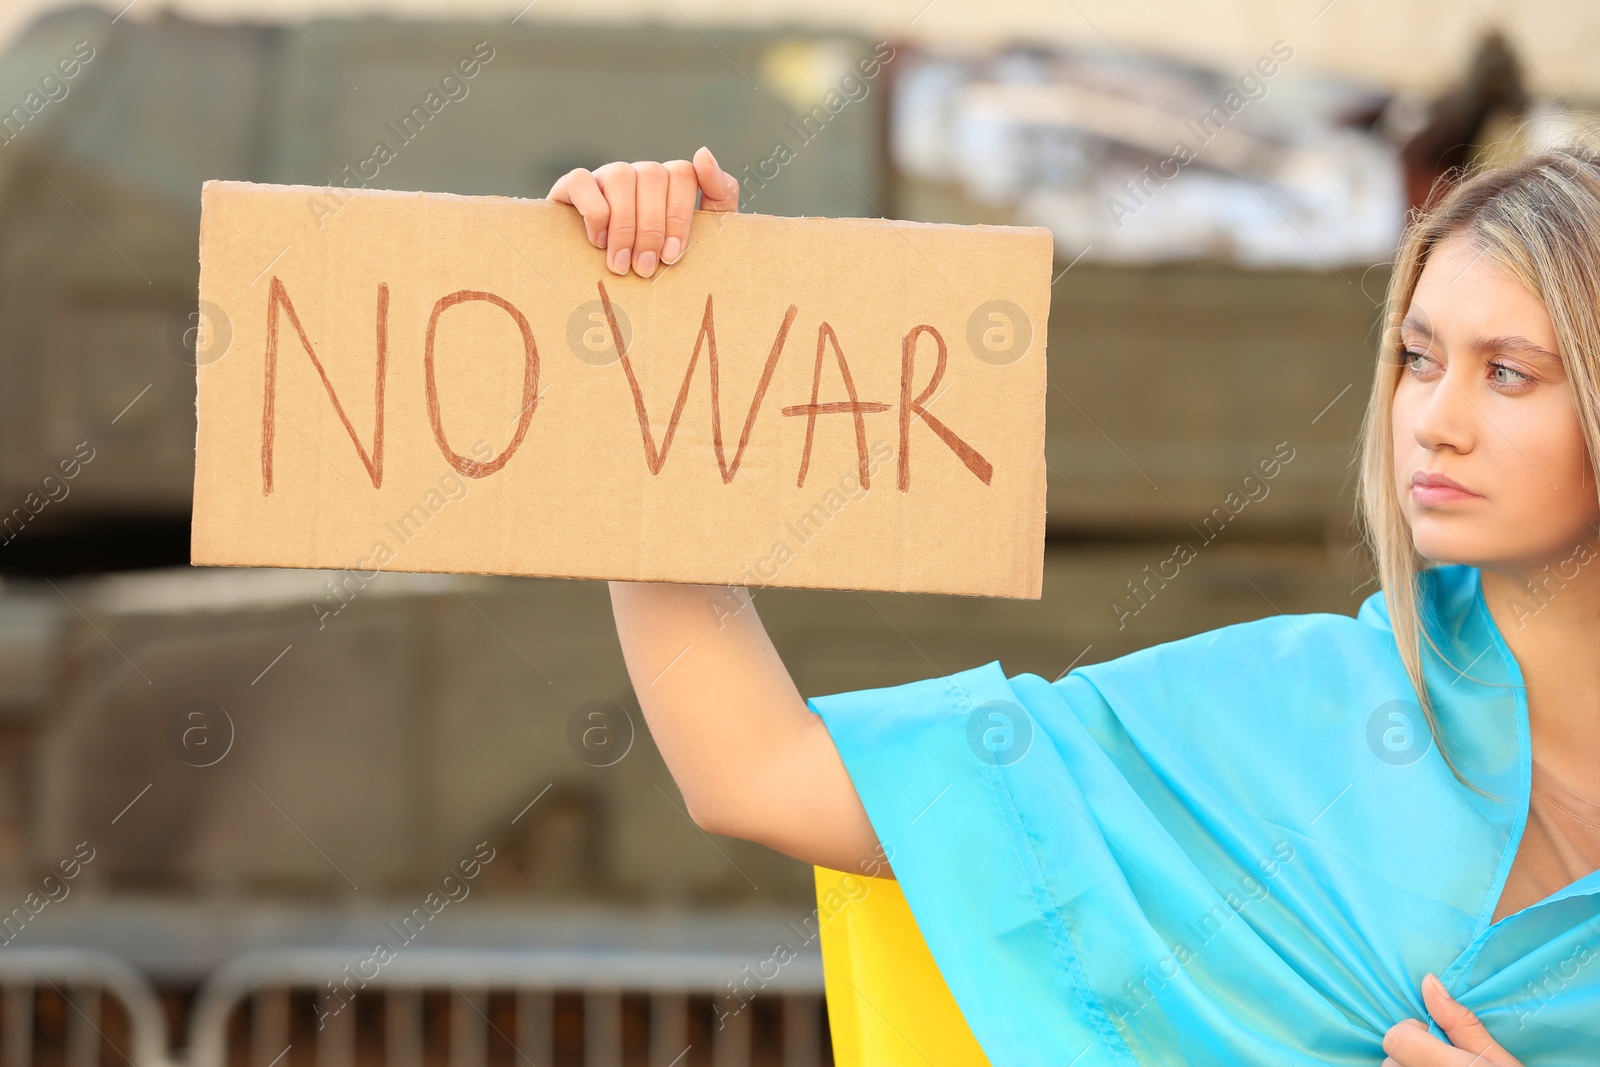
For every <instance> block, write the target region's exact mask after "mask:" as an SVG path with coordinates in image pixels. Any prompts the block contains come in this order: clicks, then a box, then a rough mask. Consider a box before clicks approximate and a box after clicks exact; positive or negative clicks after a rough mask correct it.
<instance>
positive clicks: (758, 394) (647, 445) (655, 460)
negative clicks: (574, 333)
mask: <svg viewBox="0 0 1600 1067" xmlns="http://www.w3.org/2000/svg"><path fill="white" fill-rule="evenodd" d="M599 286H600V303H601V305H602V306H603V307H604V308H605V312H606V323H607V324H608V325H609V326H610V327H611V341H612V343H613V344H615V345H616V346H617V358H618V360H619V361H620V362H621V363H622V373H623V374H624V375H626V376H627V379H628V388H629V389H631V390H632V391H633V407H634V411H635V412H636V413H637V414H638V416H639V432H640V434H641V435H642V436H643V438H644V460H645V464H646V465H647V466H649V468H650V473H651V474H660V473H661V467H662V465H663V464H665V463H666V461H667V451H668V450H669V449H671V448H672V435H673V434H674V433H676V432H677V429H678V419H679V418H680V417H681V416H682V415H683V405H684V403H685V402H686V401H687V400H688V399H689V383H690V382H691V381H692V380H693V379H694V366H695V364H696V363H697V362H699V359H700V348H701V346H702V345H704V346H705V348H706V354H707V362H708V363H710V365H711V445H712V448H714V449H715V450H716V453H717V467H718V469H719V470H721V471H722V481H723V484H724V485H726V484H727V483H728V482H731V481H733V476H734V475H735V474H737V473H738V472H739V459H740V457H742V456H743V455H744V446H745V445H747V444H749V443H750V429H751V427H752V426H753V425H754V424H755V421H756V413H757V412H759V411H760V410H761V399H762V397H764V396H766V393H767V386H768V385H770V384H771V383H772V372H773V371H775V370H776V369H777V367H778V357H779V356H781V355H782V354H783V343H784V340H785V339H786V338H787V337H788V336H789V325H790V324H791V323H793V322H794V316H795V312H796V311H797V310H798V309H797V308H796V306H795V305H794V304H790V305H789V310H788V311H787V312H785V313H784V316H783V325H781V326H779V327H778V335H777V337H775V338H773V341H772V351H771V352H769V353H767V365H766V366H765V367H763V368H762V369H761V381H760V382H758V383H757V385H756V391H755V396H754V397H752V398H751V400H750V410H749V411H748V412H746V414H745V418H744V429H743V430H742V431H741V432H740V434H739V446H738V447H737V448H736V449H734V452H733V462H732V463H731V464H730V463H728V462H727V461H726V460H725V458H724V452H723V448H722V410H721V407H720V404H719V400H718V392H717V386H718V381H717V331H716V326H715V322H714V319H713V317H712V314H711V294H710V293H707V294H706V313H705V315H704V317H702V318H701V320H700V332H699V334H697V335H696V336H695V339H694V353H693V354H692V355H691V356H690V357H689V369H688V370H686V371H684V372H683V386H682V387H681V388H680V389H679V390H678V400H677V403H675V404H674V405H673V408H672V417H671V418H670V419H668V420H667V432H666V433H665V434H664V435H663V436H662V438H661V449H660V451H657V450H656V442H655V437H654V436H653V435H652V434H651V433H650V416H649V415H648V413H647V412H646V411H645V407H644V396H643V394H642V393H641V392H640V391H639V381H638V379H637V378H635V377H634V374H633V365H632V364H630V363H629V362H628V353H627V350H626V348H625V347H624V346H623V343H622V330H621V328H620V327H619V326H618V325H617V316H616V313H615V312H613V311H612V309H611V297H610V296H609V295H608V294H607V293H606V283H605V282H600V283H599Z"/></svg>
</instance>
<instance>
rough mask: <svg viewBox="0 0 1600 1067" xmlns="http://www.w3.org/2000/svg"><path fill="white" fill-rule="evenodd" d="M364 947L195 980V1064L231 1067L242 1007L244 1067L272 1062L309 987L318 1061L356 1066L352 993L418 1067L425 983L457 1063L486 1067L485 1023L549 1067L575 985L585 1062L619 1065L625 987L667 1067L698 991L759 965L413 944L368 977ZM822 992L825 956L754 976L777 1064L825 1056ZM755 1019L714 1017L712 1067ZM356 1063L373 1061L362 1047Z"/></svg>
mask: <svg viewBox="0 0 1600 1067" xmlns="http://www.w3.org/2000/svg"><path fill="white" fill-rule="evenodd" d="M367 955H368V952H367V950H365V949H351V950H336V949H266V950H257V951H253V952H249V953H246V954H245V955H242V956H239V957H237V958H235V959H233V960H231V961H230V962H228V963H227V964H225V965H224V966H223V967H221V968H220V969H219V970H217V971H216V972H215V973H214V974H212V976H211V977H210V978H208V979H207V980H206V982H205V984H204V985H203V986H202V987H201V990H200V994H199V997H198V999H197V1001H196V1003H195V1007H194V1011H193V1014H192V1016H191V1021H190V1027H189V1035H190V1037H189V1048H188V1050H187V1056H186V1057H185V1059H186V1062H187V1063H188V1065H189V1067H225V1065H226V1064H227V1063H228V1060H229V1025H230V1020H231V1019H232V1018H233V1017H234V1015H235V1013H236V1012H237V1011H239V1010H240V1009H241V1008H243V1007H245V1005H247V1004H248V1006H249V1020H248V1027H247V1031H248V1037H247V1039H246V1040H247V1042H248V1046H249V1050H250V1052H249V1062H250V1063H251V1065H252V1067H273V1065H275V1064H278V1063H279V1061H280V1060H282V1059H283V1058H284V1057H285V1055H286V1054H287V1053H288V1052H289V1050H290V1048H291V1047H292V1045H293V1040H294V1038H293V1036H292V1034H291V1010H290V1007H291V1006H290V997H291V995H292V994H295V995H300V996H302V997H303V996H305V995H307V994H312V993H314V994H315V995H316V997H317V998H318V1000H317V1004H316V1007H315V1012H316V1015H317V1021H318V1026H317V1028H316V1029H315V1030H314V1031H313V1036H312V1037H311V1040H313V1041H314V1042H315V1045H316V1063H317V1065H318V1067H353V1065H354V1064H355V1063H356V1062H357V1060H358V1055H357V1027H356V1012H355V1011H354V1010H347V1009H348V1008H349V1007H350V1004H351V1003H354V1000H355V998H356V997H357V996H358V995H359V996H361V997H372V996H378V997H381V998H382V1019H383V1021H382V1031H383V1032H382V1039H381V1040H382V1046H383V1054H382V1062H383V1063H384V1064H385V1065H386V1067H422V1064H423V1063H424V1061H425V1059H426V1057H425V1055H424V1053H425V1040H424V1025H425V1019H424V1012H423V998H424V995H425V994H427V993H428V992H429V991H437V992H447V993H448V997H449V1012H448V1024H447V1027H446V1028H447V1030H448V1053H447V1059H448V1063H449V1065H450V1067H485V1064H486V1063H487V1062H488V1061H489V1058H490V1057H489V1040H488V1037H489V1032H490V1031H491V1030H492V1031H494V1032H495V1034H496V1035H497V1036H499V1037H500V1038H501V1039H502V1043H504V1044H509V1045H510V1046H511V1047H512V1049H513V1055H514V1057H515V1060H516V1062H517V1063H518V1064H525V1065H531V1067H551V1064H552V1063H553V1062H554V1058H555V1049H556V1043H555V1030H556V1027H555V1016H556V1012H555V998H556V996H557V995H558V994H571V993H576V994H578V995H579V996H581V1003H582V1016H583V1041H582V1046H583V1052H582V1060H583V1064H584V1067H621V1065H622V1064H623V1051H624V1048H623V1046H624V1040H623V1037H624V1025H623V1014H624V1013H623V999H624V996H625V995H628V996H634V997H639V996H643V997H645V998H647V1003H648V1030H647V1033H648V1039H647V1045H648V1048H647V1057H648V1060H647V1062H648V1063H649V1064H650V1065H651V1067H672V1065H675V1064H682V1063H683V1061H684V1060H685V1058H686V1055H687V1053H688V1052H689V1049H690V1048H691V1047H692V1046H691V1037H690V1030H691V1023H692V1022H693V1015H692V1013H691V1009H690V998H691V997H696V998H699V999H701V1000H702V1001H703V999H704V998H706V997H712V998H718V997H725V996H726V995H727V993H728V988H729V983H730V982H736V981H738V980H739V979H740V976H741V975H748V974H749V971H750V965H751V962H752V961H751V958H750V956H749V955H748V954H740V953H733V952H689V951H620V950H612V949H605V950H542V949H515V950H496V949H421V948H417V949H410V950H406V951H402V952H399V953H397V954H395V955H394V957H393V958H391V959H389V960H388V961H387V962H385V963H383V964H382V965H381V966H378V967H376V973H375V974H373V975H372V976H371V977H367V976H366V975H365V974H363V973H361V971H360V970H359V969H352V968H351V964H352V963H353V962H354V961H357V960H361V959H362V958H363V957H365V956H367ZM822 989H823V982H822V961H821V958H820V957H818V956H796V957H794V958H792V959H789V960H788V961H787V962H784V963H783V964H782V965H781V966H778V967H776V968H775V969H774V971H773V974H772V976H771V977H767V976H766V975H761V976H760V984H759V992H760V994H761V996H762V999H764V1000H765V999H769V998H773V999H776V998H781V999H780V1001H779V1003H780V1005H781V1006H780V1011H779V1020H780V1021H779V1024H778V1031H779V1034H780V1037H779V1039H778V1045H779V1052H778V1058H779V1060H780V1061H781V1063H782V1064H783V1067H820V1065H821V1064H822V1063H823V1062H824V1059H823V1054H824V1050H823V1045H824V1029H823V1025H824V1024H823V1003H822ZM491 990H494V991H502V992H509V993H510V994H511V995H512V996H513V997H514V1009H513V1011H512V1012H511V1015H512V1017H513V1019H514V1023H513V1025H512V1026H511V1031H512V1032H510V1033H506V1032H505V1031H504V1030H502V1029H501V1027H499V1026H497V1025H495V1023H494V1022H493V1021H492V1020H491V1018H490V1011H489V1008H488V998H489V995H490V992H491ZM347 998H348V999H349V1002H350V1003H347V1002H346V1000H347ZM730 1004H741V1005H742V1001H739V1000H734V1001H731V1002H730ZM752 1014H753V1013H752V1012H751V1011H748V1010H737V1011H732V1010H727V1009H724V1012H723V1013H721V1014H719V1015H718V1018H717V1025H714V1026H711V1027H709V1028H708V1029H709V1035H710V1036H709V1041H710V1045H711V1057H710V1058H711V1063H712V1065H713V1067H749V1065H750V1064H751V1063H752V1059H753V1051H754V1045H755V1041H754V1032H753V1027H752ZM302 1029H303V1028H302ZM702 1029H707V1028H704V1027H702ZM359 1059H360V1061H361V1062H362V1063H369V1062H372V1058H371V1057H370V1055H368V1054H363V1055H361V1056H360V1057H359Z"/></svg>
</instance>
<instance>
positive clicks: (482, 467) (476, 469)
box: [422, 289, 539, 478]
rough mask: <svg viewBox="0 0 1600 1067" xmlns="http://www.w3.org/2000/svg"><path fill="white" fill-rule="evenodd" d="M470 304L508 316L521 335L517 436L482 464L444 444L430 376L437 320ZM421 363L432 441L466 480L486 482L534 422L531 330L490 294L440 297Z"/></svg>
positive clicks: (535, 358)
mask: <svg viewBox="0 0 1600 1067" xmlns="http://www.w3.org/2000/svg"><path fill="white" fill-rule="evenodd" d="M469 300H484V301H487V302H488V303H491V304H493V305H494V306H495V307H497V308H500V309H501V310H502V311H504V312H505V313H506V314H507V315H510V316H511V318H512V321H514V322H515V323H516V324H517V329H519V330H521V331H522V352H523V374H522V415H521V417H519V418H518V419H517V432H516V434H515V435H514V436H513V437H512V438H511V443H510V444H509V445H507V446H506V448H505V451H504V452H501V453H500V454H499V455H498V456H495V457H494V458H493V459H491V460H488V461H486V462H482V463H480V462H479V461H477V460H475V459H468V458H467V457H466V456H463V455H461V454H459V453H457V452H456V451H454V450H453V449H451V447H450V443H449V442H448V441H446V440H445V438H444V421H443V420H442V419H441V418H440V416H439V386H438V382H437V381H436V380H435V378H434V373H433V336H434V333H435V332H436V331H437V330H438V327H439V316H440V315H442V314H444V312H445V311H447V310H448V309H450V308H453V307H455V306H456V305H457V304H464V303H466V302H467V301H469ZM422 363H423V367H424V369H425V372H426V376H427V386H428V421H429V423H431V424H432V426H433V439H434V440H435V441H437V442H438V444H439V451H440V452H443V453H444V458H445V459H447V460H449V462H450V466H452V467H454V468H455V469H456V470H458V471H460V472H461V473H462V474H465V475H466V476H467V477H468V478H486V477H488V476H489V475H491V474H493V473H494V472H495V471H497V470H499V469H500V468H501V467H504V466H505V465H506V462H507V461H508V460H509V459H510V458H511V456H512V453H514V452H516V450H517V446H518V445H520V444H522V439H523V438H524V437H525V436H527V433H528V425H529V424H530V423H531V422H532V421H533V409H534V407H535V406H536V405H537V404H538V403H539V349H538V348H537V347H536V346H535V345H534V343H533V330H532V328H531V327H529V326H528V320H527V318H525V317H524V316H523V314H522V312H520V311H518V310H517V309H516V306H515V305H513V304H512V303H511V301H509V300H507V299H505V298H504V297H500V296H496V295H495V294H493V293H480V292H477V291H475V290H472V289H461V290H458V291H457V292H454V293H451V294H450V295H449V296H444V297H440V298H439V302H438V303H437V304H435V305H433V313H432V314H431V315H429V316H428V333H427V339H426V341H425V342H424V344H423V354H422Z"/></svg>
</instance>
